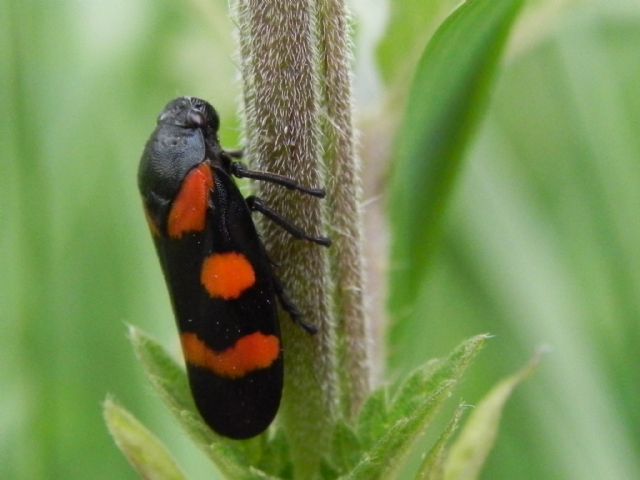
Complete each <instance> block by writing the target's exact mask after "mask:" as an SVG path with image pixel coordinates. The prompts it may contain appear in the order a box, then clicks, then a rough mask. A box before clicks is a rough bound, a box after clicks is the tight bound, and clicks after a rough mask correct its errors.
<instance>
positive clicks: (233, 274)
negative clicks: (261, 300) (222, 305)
mask: <svg viewBox="0 0 640 480" xmlns="http://www.w3.org/2000/svg"><path fill="white" fill-rule="evenodd" d="M200 281H201V282H202V285H204V288H206V289H207V292H209V295H211V296H212V297H215V298H222V299H223V300H235V299H236V298H239V297H240V295H242V294H243V293H244V291H245V290H247V289H248V288H251V287H252V286H253V285H254V284H255V283H256V273H255V271H254V270H253V267H252V266H251V263H249V260H247V257H245V256H244V255H242V254H241V253H237V252H227V253H214V254H213V255H210V256H208V257H207V258H206V259H205V261H204V263H203V264H202V272H201V273H200Z"/></svg>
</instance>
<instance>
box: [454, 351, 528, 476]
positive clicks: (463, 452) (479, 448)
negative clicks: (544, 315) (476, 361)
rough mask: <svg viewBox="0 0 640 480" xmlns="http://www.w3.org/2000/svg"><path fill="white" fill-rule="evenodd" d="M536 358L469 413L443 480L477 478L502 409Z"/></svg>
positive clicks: (496, 430)
mask: <svg viewBox="0 0 640 480" xmlns="http://www.w3.org/2000/svg"><path fill="white" fill-rule="evenodd" d="M539 361H540V357H539V355H536V356H535V357H534V359H533V360H532V361H531V362H530V363H529V364H528V365H527V366H526V367H524V368H523V369H522V370H520V371H519V372H517V373H516V374H514V375H512V376H510V377H507V378H506V379H504V380H502V381H501V382H500V383H498V385H496V386H495V387H494V388H493V390H491V391H490V392H489V394H487V396H486V397H485V398H484V399H483V400H482V401H481V402H480V404H479V405H478V406H477V407H476V408H475V410H473V412H472V413H471V415H470V416H469V420H467V423H466V425H465V426H464V428H463V430H462V432H461V433H460V437H459V438H458V439H457V440H456V442H455V443H454V444H453V445H452V446H451V450H450V452H449V456H448V458H447V460H446V462H445V465H444V479H445V480H467V479H468V480H472V479H475V478H478V476H479V474H480V470H481V469H482V466H483V465H484V462H485V460H486V459H487V457H488V455H489V452H490V451H491V449H492V448H493V444H494V443H495V440H496V436H497V434H498V427H499V426H500V418H501V417H502V410H503V409H504V406H505V404H506V402H507V400H508V399H509V397H510V396H511V394H512V393H513V391H514V390H515V388H516V387H517V386H518V385H519V384H520V383H522V382H523V381H524V380H525V379H526V378H527V377H528V376H529V375H531V373H532V372H533V371H534V370H535V369H536V367H537V366H538V363H539Z"/></svg>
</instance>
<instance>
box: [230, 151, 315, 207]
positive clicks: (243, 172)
mask: <svg viewBox="0 0 640 480" xmlns="http://www.w3.org/2000/svg"><path fill="white" fill-rule="evenodd" d="M229 153H230V152H227V155H229ZM231 173H232V174H233V175H235V176H236V177H238V178H253V179H254V180H261V181H263V182H270V183H275V184H277V185H282V186H283V187H285V188H288V189H289V190H297V191H299V192H302V193H306V194H307V195H311V196H312V197H318V198H324V197H325V195H326V192H325V191H324V188H309V187H305V186H303V185H300V184H299V183H297V182H296V181H294V180H293V179H291V178H289V177H285V176H283V175H278V174H276V173H269V172H258V171H256V170H249V169H248V168H247V167H245V166H244V165H243V164H242V163H240V162H231Z"/></svg>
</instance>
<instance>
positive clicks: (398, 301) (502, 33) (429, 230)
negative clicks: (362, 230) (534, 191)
mask: <svg viewBox="0 0 640 480" xmlns="http://www.w3.org/2000/svg"><path fill="white" fill-rule="evenodd" d="M522 4H523V0H500V1H496V0H468V1H467V2H465V3H463V4H462V5H461V6H460V7H459V8H458V9H456V10H455V11H454V12H453V13H452V14H451V15H450V16H449V17H448V18H447V19H446V20H445V21H444V22H443V23H442V25H441V26H440V27H439V28H438V30H437V31H436V33H435V34H434V36H433V38H432V39H431V41H430V42H429V44H428V45H427V47H426V49H425V51H424V53H423V55H422V58H421V59H420V60H419V62H418V66H417V69H416V74H415V77H414V79H413V83H412V86H411V91H410V94H409V98H408V102H407V109H406V112H405V117H404V122H403V126H402V128H401V129H400V130H399V132H398V139H397V159H396V164H395V169H394V175H393V181H392V188H391V201H390V205H391V214H390V218H391V222H392V227H393V232H394V235H393V242H392V263H393V265H394V267H395V268H394V269H393V270H392V272H391V274H392V278H391V281H390V285H391V289H390V297H389V298H390V300H389V302H390V308H391V311H392V313H394V314H396V315H398V313H399V309H401V308H406V307H407V306H408V305H411V304H412V303H413V301H414V300H415V298H416V294H417V292H418V291H419V287H420V284H421V282H422V279H423V278H424V276H425V274H426V271H427V269H428V265H429V262H430V259H431V257H432V255H433V252H434V246H435V245H436V243H437V239H438V233H439V231H440V224H441V220H442V217H443V213H444V210H445V206H446V204H447V203H448V199H449V197H450V194H451V192H452V190H453V185H454V183H455V180H456V177H457V173H458V171H459V169H460V166H461V162H462V158H463V153H464V150H465V147H466V145H467V143H468V142H469V139H470V137H471V133H472V132H473V130H474V129H475V127H476V126H477V124H478V123H479V120H480V118H481V116H482V113H483V112H484V107H485V105H486V103H487V100H488V97H489V92H490V90H491V87H492V86H493V83H494V79H495V76H496V71H497V66H498V61H499V59H500V56H501V53H502V50H503V47H504V45H505V43H506V39H507V36H508V33H509V31H510V28H511V26H512V24H513V22H514V20H515V18H516V16H517V13H518V11H519V10H520V7H521V6H522Z"/></svg>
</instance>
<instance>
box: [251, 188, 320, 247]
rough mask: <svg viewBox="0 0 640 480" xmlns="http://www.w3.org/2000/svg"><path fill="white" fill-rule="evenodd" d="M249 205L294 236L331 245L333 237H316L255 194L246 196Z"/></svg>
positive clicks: (254, 210) (252, 209)
mask: <svg viewBox="0 0 640 480" xmlns="http://www.w3.org/2000/svg"><path fill="white" fill-rule="evenodd" d="M246 201H247V206H248V207H249V210H251V211H253V212H260V213H261V214H263V215H264V216H265V217H267V218H268V219H269V220H271V221H272V222H273V223H275V224H276V225H279V226H280V227H282V228H283V229H285V230H286V231H287V232H289V233H290V234H291V236H292V237H295V238H297V239H300V240H307V241H309V242H313V243H317V244H318V245H322V246H323V247H329V246H330V245H331V239H330V238H328V237H323V236H318V237H314V236H312V235H309V234H308V233H307V232H305V231H304V230H303V229H302V228H300V227H298V226H297V225H295V224H294V223H293V222H292V221H291V220H289V219H288V218H285V217H283V216H282V215H280V214H279V213H278V212H276V211H275V210H273V209H271V208H269V207H268V206H267V205H265V203H264V202H263V201H262V200H260V199H259V198H258V197H256V196H255V195H251V196H249V197H247V198H246Z"/></svg>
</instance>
